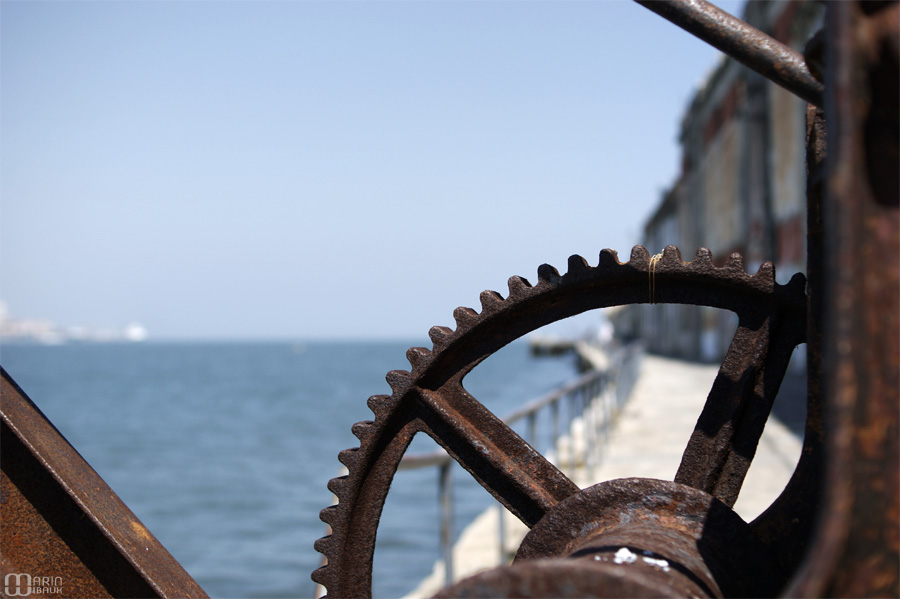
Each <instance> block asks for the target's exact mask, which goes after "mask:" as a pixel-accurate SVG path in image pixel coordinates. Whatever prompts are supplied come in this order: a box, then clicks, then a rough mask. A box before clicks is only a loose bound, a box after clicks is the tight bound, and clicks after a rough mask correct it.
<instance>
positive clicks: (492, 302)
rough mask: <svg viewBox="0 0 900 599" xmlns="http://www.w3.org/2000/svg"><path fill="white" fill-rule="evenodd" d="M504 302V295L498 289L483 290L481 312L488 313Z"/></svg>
mask: <svg viewBox="0 0 900 599" xmlns="http://www.w3.org/2000/svg"><path fill="white" fill-rule="evenodd" d="M501 304H503V296H502V295H500V294H499V293H497V292H496V291H491V290H487V291H482V292H481V313H482V314H488V313H490V312H492V311H493V310H495V309H497V307H499V306H500V305H501Z"/></svg>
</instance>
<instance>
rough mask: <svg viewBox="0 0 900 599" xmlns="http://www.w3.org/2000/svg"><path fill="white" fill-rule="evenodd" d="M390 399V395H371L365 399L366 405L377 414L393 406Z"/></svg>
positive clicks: (391, 397)
mask: <svg viewBox="0 0 900 599" xmlns="http://www.w3.org/2000/svg"><path fill="white" fill-rule="evenodd" d="M392 399H393V396H391V395H373V396H372V397H370V398H369V399H368V400H367V401H366V405H367V406H369V409H370V410H372V412H374V413H375V414H379V413H382V412H385V411H386V410H388V409H390V408H392V407H393V405H394V402H392V401H391V400H392Z"/></svg>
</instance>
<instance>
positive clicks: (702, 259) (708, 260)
mask: <svg viewBox="0 0 900 599" xmlns="http://www.w3.org/2000/svg"><path fill="white" fill-rule="evenodd" d="M693 263H694V264H697V265H698V266H710V265H712V252H711V251H709V248H699V249H698V250H697V254H696V255H695V256H694V260H693Z"/></svg>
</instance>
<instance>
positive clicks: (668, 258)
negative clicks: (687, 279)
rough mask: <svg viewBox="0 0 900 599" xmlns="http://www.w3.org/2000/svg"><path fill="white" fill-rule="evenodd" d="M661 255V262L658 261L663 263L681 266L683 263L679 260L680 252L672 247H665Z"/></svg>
mask: <svg viewBox="0 0 900 599" xmlns="http://www.w3.org/2000/svg"><path fill="white" fill-rule="evenodd" d="M662 254H663V255H662V260H660V261H661V262H663V263H668V264H683V261H682V259H681V250H679V249H678V248H677V247H675V246H674V245H671V244H670V245H667V246H666V247H665V249H663V252H662Z"/></svg>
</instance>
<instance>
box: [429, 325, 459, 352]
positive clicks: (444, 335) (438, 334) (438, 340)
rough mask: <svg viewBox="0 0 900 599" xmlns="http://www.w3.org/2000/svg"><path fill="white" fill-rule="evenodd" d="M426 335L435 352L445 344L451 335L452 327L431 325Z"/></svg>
mask: <svg viewBox="0 0 900 599" xmlns="http://www.w3.org/2000/svg"><path fill="white" fill-rule="evenodd" d="M428 336H429V337H430V338H431V342H432V343H433V344H434V351H436V352H437V351H440V350H441V349H443V348H444V347H446V346H447V343H449V341H450V338H451V337H452V336H453V329H451V328H449V327H431V329H429V331H428Z"/></svg>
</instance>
